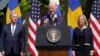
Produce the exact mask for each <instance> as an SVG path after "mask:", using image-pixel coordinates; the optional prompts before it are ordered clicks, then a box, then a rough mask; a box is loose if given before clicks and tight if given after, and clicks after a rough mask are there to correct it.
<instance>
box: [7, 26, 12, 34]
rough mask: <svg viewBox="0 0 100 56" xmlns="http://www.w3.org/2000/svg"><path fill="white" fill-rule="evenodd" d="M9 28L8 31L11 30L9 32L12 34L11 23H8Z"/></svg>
mask: <svg viewBox="0 0 100 56" xmlns="http://www.w3.org/2000/svg"><path fill="white" fill-rule="evenodd" d="M8 28H9V30H8V31H9V32H10V33H9V34H10V35H11V36H12V33H11V24H8Z"/></svg>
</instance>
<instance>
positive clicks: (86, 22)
mask: <svg viewBox="0 0 100 56" xmlns="http://www.w3.org/2000/svg"><path fill="white" fill-rule="evenodd" d="M81 17H83V18H84V20H85V26H88V21H87V18H86V16H85V15H80V16H79V17H78V21H77V23H78V26H79V19H80V18H81Z"/></svg>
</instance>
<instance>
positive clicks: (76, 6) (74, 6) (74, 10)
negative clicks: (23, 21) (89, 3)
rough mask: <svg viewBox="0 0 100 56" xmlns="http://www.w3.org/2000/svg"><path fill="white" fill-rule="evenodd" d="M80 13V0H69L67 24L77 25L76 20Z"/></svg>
mask: <svg viewBox="0 0 100 56" xmlns="http://www.w3.org/2000/svg"><path fill="white" fill-rule="evenodd" d="M80 15H82V9H81V5H80V0H70V1H69V7H68V14H67V17H68V18H67V22H68V26H71V27H72V28H75V27H77V20H78V17H79V16H80Z"/></svg>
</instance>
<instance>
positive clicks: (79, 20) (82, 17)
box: [78, 16, 86, 26]
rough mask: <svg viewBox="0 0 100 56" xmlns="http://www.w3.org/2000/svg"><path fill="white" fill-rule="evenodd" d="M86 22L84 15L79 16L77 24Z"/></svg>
mask: <svg viewBox="0 0 100 56" xmlns="http://www.w3.org/2000/svg"><path fill="white" fill-rule="evenodd" d="M85 24H86V20H85V18H84V16H81V17H80V18H79V19H78V25H79V26H84V25H85Z"/></svg>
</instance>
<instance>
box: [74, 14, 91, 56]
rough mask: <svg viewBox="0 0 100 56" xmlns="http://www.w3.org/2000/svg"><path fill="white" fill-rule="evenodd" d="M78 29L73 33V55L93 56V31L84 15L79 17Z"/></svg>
mask: <svg viewBox="0 0 100 56" xmlns="http://www.w3.org/2000/svg"><path fill="white" fill-rule="evenodd" d="M77 23H78V27H76V28H75V29H74V31H73V40H72V55H73V56H93V39H92V30H91V28H90V27H89V26H88V22H87V19H86V17H85V16H84V15H81V16H79V19H78V21H77Z"/></svg>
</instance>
